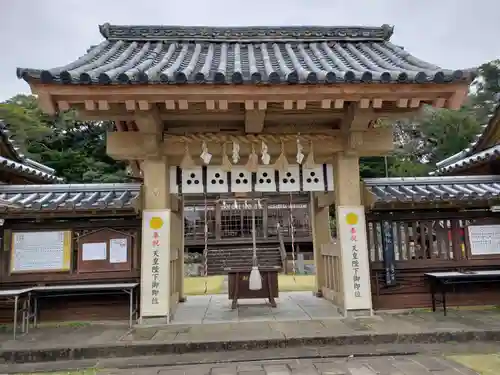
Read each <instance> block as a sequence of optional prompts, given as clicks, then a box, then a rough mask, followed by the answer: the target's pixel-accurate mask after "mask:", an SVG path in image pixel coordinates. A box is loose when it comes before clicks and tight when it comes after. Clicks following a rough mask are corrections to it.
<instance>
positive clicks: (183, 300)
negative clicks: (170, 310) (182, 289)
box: [179, 296, 187, 303]
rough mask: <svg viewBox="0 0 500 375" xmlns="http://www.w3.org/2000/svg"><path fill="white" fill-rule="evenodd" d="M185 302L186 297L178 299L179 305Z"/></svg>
mask: <svg viewBox="0 0 500 375" xmlns="http://www.w3.org/2000/svg"><path fill="white" fill-rule="evenodd" d="M186 301H187V297H186V296H184V297H181V298H179V303H184V302H186Z"/></svg>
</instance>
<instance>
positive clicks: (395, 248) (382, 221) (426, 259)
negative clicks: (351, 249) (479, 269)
mask: <svg viewBox="0 0 500 375" xmlns="http://www.w3.org/2000/svg"><path fill="white" fill-rule="evenodd" d="M398 216H399V217H398ZM367 219H368V220H367V240H368V249H369V252H370V261H371V262H372V266H376V265H377V264H379V263H384V262H386V263H387V261H388V260H390V261H393V262H394V263H395V264H402V263H413V264H418V263H435V262H446V261H448V262H449V261H454V262H459V263H460V262H462V261H466V260H469V258H470V256H469V254H468V251H467V245H466V233H465V232H466V230H467V229H466V228H467V226H468V225H471V224H481V223H500V216H498V214H493V213H491V212H487V211H476V212H475V211H472V212H451V213H446V212H435V213H431V212H427V213H426V212H418V211H417V212H414V213H398V212H393V213H392V215H391V216H389V215H380V217H379V218H376V217H374V216H369V217H368V218H367ZM387 257H390V259H387ZM462 263H463V262H462Z"/></svg>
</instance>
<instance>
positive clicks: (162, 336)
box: [0, 292, 500, 363]
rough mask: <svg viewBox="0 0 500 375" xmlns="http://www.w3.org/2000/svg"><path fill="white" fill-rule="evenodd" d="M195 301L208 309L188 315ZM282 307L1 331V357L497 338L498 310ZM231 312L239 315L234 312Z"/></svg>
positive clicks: (313, 303) (203, 300)
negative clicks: (156, 322)
mask: <svg viewBox="0 0 500 375" xmlns="http://www.w3.org/2000/svg"><path fill="white" fill-rule="evenodd" d="M219 298H220V300H219ZM207 301H208V302H207ZM222 301H224V303H223V302H222ZM260 302H261V303H263V301H260ZM197 303H198V304H199V309H200V310H202V311H203V310H204V313H203V314H200V315H198V316H194V315H189V314H191V313H190V312H189V311H191V310H196V309H195V307H194V306H195V305H196V304H197ZM207 303H208V304H207ZM189 304H191V305H189ZM218 305H220V306H218ZM224 306H225V307H224ZM278 306H280V308H278V309H276V311H272V309H271V308H270V307H267V306H266V305H262V306H257V305H254V304H251V305H243V306H241V307H240V308H239V309H238V310H237V311H236V312H233V311H230V309H229V302H228V301H227V299H224V298H223V296H219V297H197V298H195V297H189V302H187V303H186V304H184V305H183V306H182V307H181V308H180V310H178V313H177V314H178V315H177V317H178V320H177V323H176V324H171V325H168V326H166V325H163V326H136V327H134V328H132V329H129V328H128V325H127V324H124V323H122V322H99V323H94V324H85V323H76V324H67V323H65V324H60V325H58V326H57V325H47V326H42V327H40V328H36V329H30V331H29V333H28V334H27V335H23V336H20V337H18V339H17V340H15V341H14V340H12V335H11V332H2V333H0V361H1V360H2V359H3V360H4V361H6V362H17V363H23V362H43V361H54V360H77V359H91V358H109V357H135V356H146V355H147V356H150V355H153V354H154V355H161V354H164V355H167V354H172V353H196V352H217V351H228V350H229V351H238V350H244V351H245V352H246V353H247V355H248V354H249V353H251V352H249V351H248V350H250V349H251V350H254V351H255V350H262V349H269V350H271V349H277V348H304V347H307V346H322V347H328V348H333V349H335V350H340V349H342V348H346V347H348V346H350V345H351V346H356V347H357V348H358V349H356V350H359V351H361V352H363V351H364V350H365V349H363V348H366V350H371V349H369V348H370V347H373V346H375V345H376V346H377V348H378V347H379V346H380V345H382V346H380V347H383V345H386V344H390V345H395V344H396V347H397V348H399V350H400V351H403V352H406V351H408V350H409V349H407V348H408V345H410V347H412V348H414V349H412V350H416V351H417V352H418V350H419V346H420V345H423V344H429V343H449V342H457V343H468V342H474V341H475V342H479V341H483V342H490V343H491V342H494V341H500V310H499V309H482V310H478V309H474V310H471V309H462V310H458V309H457V310H454V309H450V310H449V312H448V316H446V317H445V316H443V313H442V311H438V312H436V313H432V312H429V311H427V310H422V311H411V312H405V313H379V314H377V315H375V316H372V317H365V318H356V319H354V318H343V317H340V316H339V315H338V313H336V308H335V306H333V305H331V304H329V302H327V301H325V300H323V299H318V298H315V297H313V296H312V295H311V293H310V292H308V293H307V292H302V293H289V294H285V293H283V294H282V295H281V298H280V304H279V305H278ZM182 309H185V310H182ZM217 309H219V310H217ZM228 311H229V312H228ZM256 311H258V313H256ZM226 313H227V314H233V315H234V314H236V316H237V318H234V316H228V315H224V314H226ZM192 314H194V313H192ZM333 314H336V315H333ZM332 316H333V317H332ZM196 319H198V320H196ZM188 321H191V323H188ZM403 354H404V353H403Z"/></svg>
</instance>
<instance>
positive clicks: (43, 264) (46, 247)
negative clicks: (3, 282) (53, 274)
mask: <svg viewBox="0 0 500 375" xmlns="http://www.w3.org/2000/svg"><path fill="white" fill-rule="evenodd" d="M71 249H72V246H71V231H54V232H48V231H43V232H13V233H12V243H11V261H10V272H11V273H16V272H46V271H69V270H70V267H71Z"/></svg>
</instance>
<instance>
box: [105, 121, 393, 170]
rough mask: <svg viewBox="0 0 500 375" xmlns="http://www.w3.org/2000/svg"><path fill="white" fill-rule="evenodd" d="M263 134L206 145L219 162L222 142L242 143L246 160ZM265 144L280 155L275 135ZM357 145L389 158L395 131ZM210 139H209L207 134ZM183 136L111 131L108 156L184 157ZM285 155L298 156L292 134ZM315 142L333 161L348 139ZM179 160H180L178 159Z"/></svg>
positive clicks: (196, 144) (377, 132) (363, 136)
mask: <svg viewBox="0 0 500 375" xmlns="http://www.w3.org/2000/svg"><path fill="white" fill-rule="evenodd" d="M262 136H263V133H260V134H259V135H258V136H251V135H250V136H237V137H230V136H227V135H226V136H224V137H221V138H220V139H218V140H217V141H208V142H206V144H207V147H208V149H209V152H210V153H212V154H213V156H214V159H213V160H214V161H213V163H216V160H217V156H220V155H221V149H222V148H221V144H222V142H229V141H232V140H235V141H237V142H239V144H240V156H241V157H242V158H245V157H246V156H248V155H249V154H250V152H251V143H252V142H253V143H254V144H255V143H259V142H260V140H261V137H262ZM267 137H268V138H266V142H267V145H268V148H269V150H268V151H269V154H270V155H271V157H272V158H273V159H275V158H276V157H277V156H278V155H279V154H280V152H281V143H280V142H279V140H278V139H276V141H273V135H267ZM356 137H357V138H356V142H353V144H352V148H351V151H352V152H355V153H356V154H358V155H360V156H379V155H386V154H387V153H388V152H389V151H391V150H392V149H393V147H394V143H393V137H392V129H389V128H387V129H386V128H377V129H369V130H367V131H363V132H357V133H356ZM207 138H208V139H210V136H209V135H207ZM184 139H185V138H184V136H171V135H168V134H167V135H165V138H164V139H163V140H162V139H161V136H159V135H156V134H153V133H143V132H109V133H108V138H107V151H108V154H109V155H110V156H112V157H114V158H116V159H120V160H144V159H148V158H151V157H162V156H167V157H173V158H176V157H177V158H179V159H180V158H182V156H183V155H184V153H185V150H186V147H185V146H186V144H185V141H184ZM285 139H286V141H285V153H286V154H287V155H288V156H290V157H294V156H295V155H296V153H297V144H296V135H293V134H291V135H289V136H288V137H286V138H285ZM313 142H320V146H321V147H318V145H316V147H315V157H316V159H318V160H319V159H320V158H322V159H325V158H326V159H327V158H332V157H333V155H334V154H335V153H336V152H339V151H345V150H346V144H345V139H344V138H343V137H341V136H321V137H320V138H317V139H316V140H314V141H313ZM189 146H190V147H189V150H190V152H191V153H192V155H193V157H194V158H195V159H198V157H197V156H198V155H199V152H200V149H201V140H200V138H199V137H194V138H192V139H190V140H189ZM303 146H304V152H305V153H307V152H309V143H308V142H303ZM179 161H180V160H179Z"/></svg>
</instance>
